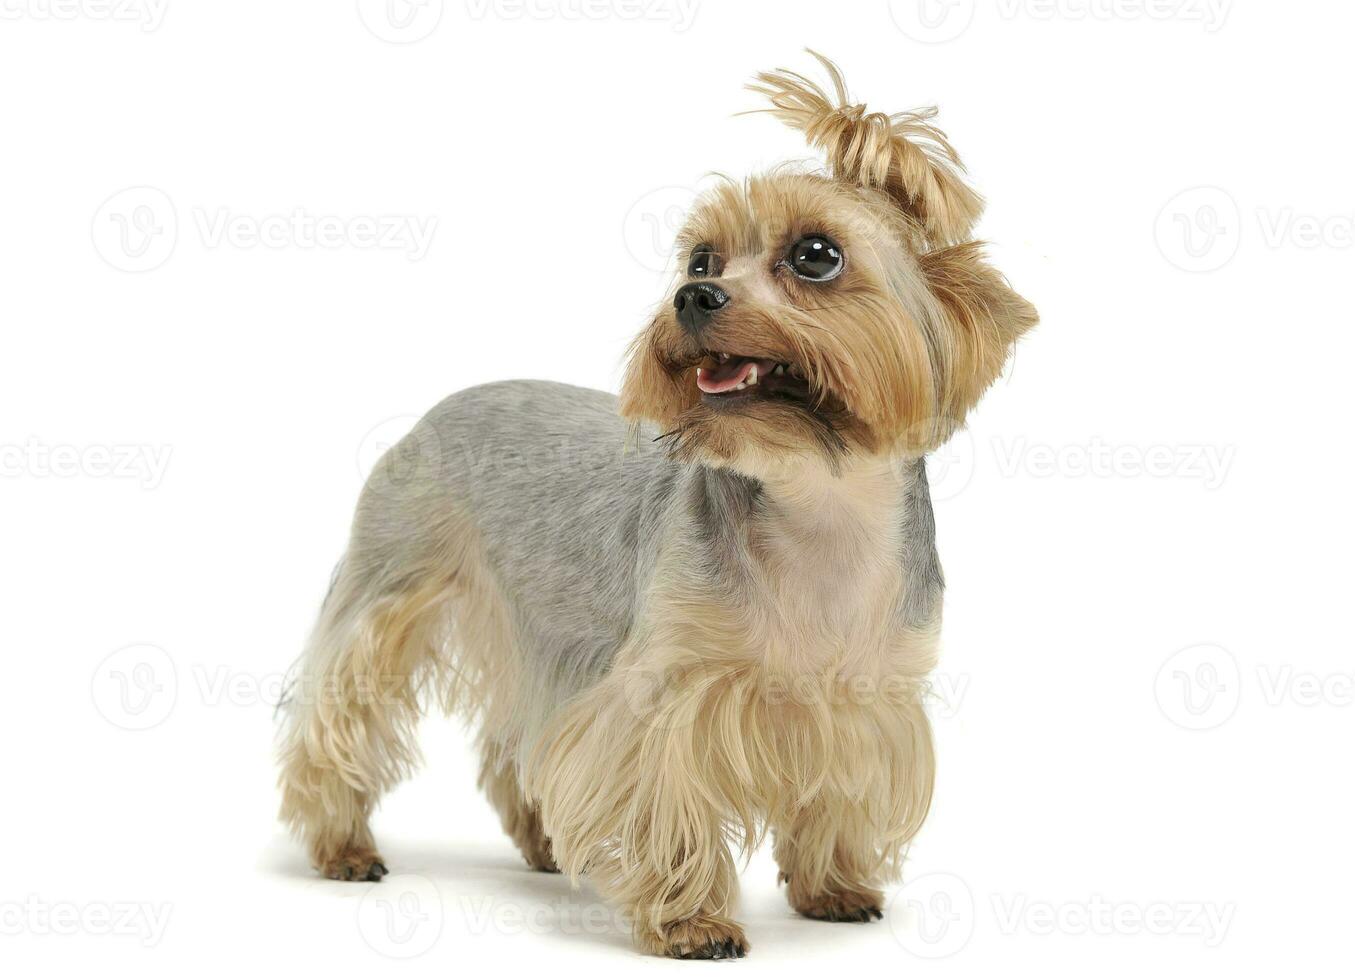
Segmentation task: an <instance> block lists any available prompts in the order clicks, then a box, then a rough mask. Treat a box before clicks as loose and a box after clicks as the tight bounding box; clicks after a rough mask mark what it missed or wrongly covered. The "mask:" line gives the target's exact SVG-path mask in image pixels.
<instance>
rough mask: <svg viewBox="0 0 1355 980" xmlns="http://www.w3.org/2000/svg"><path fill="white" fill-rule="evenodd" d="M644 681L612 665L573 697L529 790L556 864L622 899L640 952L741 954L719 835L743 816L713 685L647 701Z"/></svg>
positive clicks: (743, 941)
mask: <svg viewBox="0 0 1355 980" xmlns="http://www.w3.org/2000/svg"><path fill="white" fill-rule="evenodd" d="M651 677H652V675H648V674H646V675H644V676H642V675H640V674H639V673H638V672H636V671H634V670H631V671H627V670H625V669H618V670H617V671H615V672H613V674H612V675H611V676H609V677H608V678H607V680H605V681H603V682H602V683H601V684H599V685H598V686H597V687H596V688H594V689H592V690H591V691H589V692H588V694H587V695H585V696H584V697H583V698H582V699H581V700H580V701H578V702H576V703H575V704H574V705H573V706H572V707H571V708H570V709H569V710H568V711H567V712H566V713H565V715H564V717H563V718H562V719H561V720H560V723H559V724H558V726H557V727H555V729H554V731H553V732H552V734H551V735H550V736H549V737H548V738H547V739H546V740H545V741H544V742H543V744H542V745H541V748H540V750H539V751H538V753H537V755H536V757H535V760H534V762H533V764H532V766H531V768H530V771H529V776H528V791H529V793H530V794H531V795H532V796H533V797H534V798H536V799H538V800H539V801H540V805H541V814H542V821H543V824H544V826H545V830H546V832H547V833H548V834H549V835H550V838H551V841H552V846H553V848H554V851H555V858H556V861H557V862H558V863H559V865H560V867H561V869H562V870H563V871H565V872H567V873H569V874H571V875H573V876H576V877H577V876H578V875H580V874H583V873H584V872H587V874H588V875H589V877H590V878H591V879H592V880H593V882H594V883H595V885H596V886H597V888H598V890H599V891H600V892H602V894H603V895H604V896H606V897H607V898H609V899H611V900H612V901H615V902H617V903H619V904H620V905H621V906H622V908H623V910H624V911H625V913H626V915H627V916H628V917H630V918H631V920H632V926H633V930H634V935H635V940H636V943H637V944H638V945H639V946H640V947H641V948H642V949H644V950H646V951H647V952H651V953H655V954H658V955H662V956H673V957H677V958H680V959H726V958H735V957H741V956H743V955H744V954H745V953H746V952H747V951H748V948H749V944H748V940H747V938H746V937H745V936H744V932H743V929H742V928H741V927H740V926H739V924H738V923H737V922H735V921H734V920H733V918H731V914H732V911H733V903H734V899H735V897H736V893H737V889H738V878H737V873H736V868H735V863H734V858H733V856H732V855H731V854H730V849H729V845H728V843H727V839H728V837H729V832H730V829H731V827H735V828H737V827H738V826H740V825H742V824H743V823H744V820H743V817H742V816H741V815H739V814H738V812H737V811H738V809H739V808H738V807H737V798H735V799H731V790H732V788H733V787H732V783H731V780H730V779H729V777H728V773H727V770H726V769H725V767H724V766H723V765H722V763H721V762H720V761H719V760H720V758H721V757H722V753H721V752H720V751H719V750H718V747H715V748H713V747H712V744H711V736H710V732H709V726H710V719H711V717H712V712H713V711H717V710H718V709H716V708H712V707H711V705H712V704H713V703H714V702H715V701H716V700H718V698H719V687H718V685H712V684H711V683H710V680H711V679H710V678H709V677H705V678H702V679H701V680H700V681H698V682H693V683H690V684H682V683H680V684H677V685H672V686H665V687H664V689H663V690H662V692H661V693H659V694H658V696H657V697H655V696H654V693H653V688H652V687H649V686H648V685H649V683H650V678H651ZM750 833H751V831H750Z"/></svg>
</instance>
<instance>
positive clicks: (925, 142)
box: [749, 51, 983, 244]
mask: <svg viewBox="0 0 1355 980" xmlns="http://www.w3.org/2000/svg"><path fill="white" fill-rule="evenodd" d="M810 54H812V55H814V57H815V58H817V59H818V61H819V63H820V64H821V65H822V66H823V67H824V69H825V70H826V71H827V72H828V76H829V79H830V81H831V82H832V86H833V94H834V96H835V98H833V97H830V96H829V95H828V94H827V93H826V92H825V91H824V90H823V89H822V88H821V87H819V86H818V85H817V84H816V83H814V82H813V81H811V80H810V79H808V78H805V77H804V76H803V75H800V74H798V73H796V72H793V71H788V70H786V69H784V68H781V69H778V70H776V71H774V72H763V73H761V74H760V75H758V76H757V84H754V85H750V86H749V88H750V89H752V90H753V91H755V92H759V93H761V94H763V95H765V96H767V98H768V99H770V100H771V102H772V105H773V108H771V109H767V110H763V111H766V112H771V113H772V114H774V115H775V116H777V118H779V119H781V120H782V121H784V122H785V123H787V124H788V125H790V126H793V127H795V128H796V129H799V130H801V131H802V132H804V134H805V137H806V138H807V139H808V140H809V142H810V143H811V144H812V145H814V146H817V147H819V148H821V149H822V150H824V151H825V153H826V154H827V156H828V164H829V168H830V172H831V173H832V175H833V177H834V178H835V179H837V180H841V181H844V182H846V183H849V184H857V185H859V186H862V187H878V188H880V189H882V190H884V191H885V192H886V193H888V194H889V195H890V196H891V197H892V198H894V200H895V201H896V202H897V203H898V205H899V206H900V207H901V208H902V209H903V210H904V211H905V212H906V213H907V214H909V215H910V216H912V217H914V218H915V219H916V220H917V221H918V223H919V224H921V226H922V227H923V228H924V229H925V230H926V232H927V234H928V235H929V236H930V237H931V238H932V239H933V240H934V241H936V242H939V243H942V244H948V243H951V242H960V241H964V240H965V239H966V238H968V237H969V235H970V233H971V231H972V230H973V227H974V223H975V222H976V221H977V220H978V218H979V215H980V213H982V211H983V199H982V198H981V197H979V195H978V194H976V193H974V191H973V190H972V189H971V188H970V187H968V186H967V185H966V184H965V183H964V180H963V179H962V176H961V175H962V174H963V173H964V166H963V165H962V164H961V163H960V157H959V154H957V153H956V152H955V149H954V148H953V147H952V146H951V145H950V142H949V140H947V139H946V134H945V133H943V132H941V130H939V129H937V128H936V127H935V126H933V125H931V122H930V120H931V119H932V118H934V117H935V116H936V109H935V107H929V108H926V109H916V110H914V111H912V112H899V113H895V114H894V115H886V114H885V113H883V112H867V111H866V107H865V106H864V105H859V104H858V105H853V104H852V103H851V100H850V99H849V98H848V96H847V85H846V83H845V82H844V81H843V78H842V72H840V71H839V70H838V68H837V66H836V65H834V64H833V63H832V62H831V61H829V60H828V59H827V58H825V57H823V55H821V54H818V53H817V52H815V51H811V52H810Z"/></svg>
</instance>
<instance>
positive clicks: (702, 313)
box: [673, 282, 729, 333]
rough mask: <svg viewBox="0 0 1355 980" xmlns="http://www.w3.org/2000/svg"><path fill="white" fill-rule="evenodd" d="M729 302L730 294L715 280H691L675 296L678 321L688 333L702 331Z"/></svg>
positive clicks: (674, 304)
mask: <svg viewBox="0 0 1355 980" xmlns="http://www.w3.org/2000/svg"><path fill="white" fill-rule="evenodd" d="M728 303H729V294H728V293H727V292H725V291H724V290H723V289H721V288H720V287H719V286H717V285H715V283H713V282H689V283H687V285H685V286H683V287H682V288H681V289H679V290H678V291H677V295H676V296H674V297H673V309H675V310H677V319H678V323H680V324H682V328H683V329H684V330H686V331H687V332H688V333H697V332H698V331H700V330H701V328H702V327H704V326H705V325H706V324H707V323H709V322H710V318H711V317H713V316H714V315H715V313H716V311H717V310H719V309H721V308H722V307H724V306H725V305H726V304H728Z"/></svg>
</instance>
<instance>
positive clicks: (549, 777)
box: [527, 469, 935, 946]
mask: <svg viewBox="0 0 1355 980" xmlns="http://www.w3.org/2000/svg"><path fill="white" fill-rule="evenodd" d="M893 479H894V478H893V476H892V475H891V474H890V473H889V471H888V470H887V469H872V470H870V471H864V472H860V473H853V474H850V475H848V476H846V477H839V478H837V479H835V480H832V481H830V480H829V479H828V478H826V477H824V478H822V480H821V482H820V483H819V486H818V487H817V488H806V487H803V486H797V492H799V493H808V494H810V495H811V496H812V497H813V500H812V505H813V506H811V507H805V506H804V505H805V504H809V503H811V501H808V500H798V501H797V500H795V499H794V497H791V496H786V497H785V498H783V499H785V500H786V501H787V506H788V514H786V515H776V516H775V517H772V518H769V520H768V522H767V523H766V525H765V526H764V527H763V528H762V529H761V533H760V538H761V540H760V541H759V542H758V544H757V548H758V551H759V553H760V556H761V558H762V561H763V563H764V564H763V569H764V574H765V579H763V580H762V584H763V585H764V587H765V592H764V593H763V601H762V602H758V603H756V604H753V605H742V606H738V605H729V604H727V603H721V602H720V601H719V600H718V599H717V598H716V597H714V596H711V595H710V594H709V592H708V590H706V589H703V588H701V586H700V584H699V583H697V582H695V581H693V580H692V577H691V573H690V572H689V571H685V570H684V569H683V568H682V567H677V563H675V565H674V567H670V568H667V569H664V570H661V572H660V583H661V584H660V586H659V587H658V588H657V589H656V595H655V600H654V603H653V607H652V609H651V610H650V612H649V614H648V615H647V616H646V619H645V622H644V623H643V624H642V626H641V628H640V629H639V630H637V631H636V635H635V636H634V637H633V639H632V641H631V642H630V643H628V644H627V646H626V648H625V649H624V650H623V651H622V652H621V654H620V655H619V656H618V659H617V664H616V666H615V668H614V669H613V671H612V673H611V674H610V675H609V676H608V677H607V679H606V680H604V681H603V682H602V683H601V684H599V685H598V686H597V687H596V688H594V689H593V690H591V691H589V692H588V694H587V695H586V696H585V697H583V698H581V699H580V700H579V701H578V702H576V703H575V704H574V705H573V706H572V707H571V708H570V709H569V710H568V711H567V712H566V713H564V715H563V716H562V717H561V719H560V721H559V724H558V727H557V728H556V729H555V730H554V731H552V732H551V733H550V734H549V736H548V737H547V738H545V739H544V740H543V741H542V743H541V745H540V747H539V749H538V753H537V755H536V756H535V757H534V759H533V761H532V765H531V767H530V769H529V777H528V783H527V785H528V790H529V793H530V794H531V795H533V796H535V797H537V798H539V799H540V801H541V805H542V812H543V814H544V816H545V821H546V829H547V831H548V832H549V833H550V835H551V837H552V839H553V841H554V842H555V845H556V853H557V856H558V859H559V861H560V865H561V868H562V869H563V870H564V871H566V872H567V873H569V874H572V875H579V874H582V873H583V872H584V871H585V870H586V871H587V873H588V874H589V875H590V876H591V878H592V879H593V881H594V883H595V884H596V885H597V886H598V888H599V889H600V890H602V891H603V893H604V894H606V895H608V896H609V897H612V898H614V899H616V900H617V901H620V902H621V903H623V905H624V906H625V907H626V909H627V911H628V912H629V913H630V914H632V915H633V916H634V917H635V929H636V934H637V937H638V938H639V940H640V942H641V943H643V944H646V945H649V946H656V945H662V943H663V942H664V938H663V937H665V936H666V935H667V934H668V929H669V928H670V926H671V924H672V923H674V922H682V921H686V920H689V919H692V918H700V919H705V918H709V917H714V918H715V919H721V918H724V917H727V916H729V914H730V913H731V908H732V902H733V899H734V896H735V892H736V885H737V882H736V875H735V854H737V853H743V854H745V855H746V854H747V853H749V852H750V851H751V850H752V848H754V847H755V846H756V845H757V843H758V842H759V840H760V839H761V837H762V833H763V831H764V829H765V827H766V826H767V825H768V824H770V825H771V826H772V827H776V828H781V835H782V836H781V838H780V839H781V840H782V841H784V844H783V848H784V849H783V850H782V851H781V852H780V853H782V854H783V855H784V856H785V859H786V862H787V864H785V865H783V867H784V868H786V870H789V871H791V872H792V873H793V875H794V879H793V880H794V881H795V889H796V895H797V896H800V895H803V896H806V898H805V900H804V902H803V904H806V907H807V908H808V907H810V906H811V904H812V901H818V900H822V899H825V898H827V897H828V896H830V895H834V894H845V892H846V891H848V890H851V889H857V890H868V889H869V888H870V886H871V884H872V883H874V882H878V881H880V880H883V879H884V878H886V877H888V876H889V875H890V874H892V873H893V872H894V870H895V869H896V868H897V866H898V861H899V858H900V856H901V854H902V852H903V849H904V848H905V847H906V845H907V843H908V841H909V840H911V839H912V837H913V836H914V834H915V833H916V831H917V829H918V828H919V827H920V826H921V823H922V820H923V819H924V817H925V816H926V812H927V809H928V806H929V804H930V799H931V786H932V773H933V763H932V750H931V733H930V727H929V724H928V722H927V718H926V715H925V713H924V712H923V710H922V704H921V699H922V691H923V683H924V677H925V675H926V673H927V671H928V670H929V669H930V668H931V666H932V663H933V658H934V647H935V636H934V634H933V633H931V632H923V633H917V634H898V633H896V632H894V631H891V630H888V629H886V628H885V625H884V619H885V617H886V615H887V611H888V610H889V609H890V608H891V605H892V603H893V602H894V601H895V599H896V598H897V591H898V589H899V587H900V584H901V583H900V582H899V580H898V576H897V571H896V570H891V566H890V562H889V561H888V559H887V557H886V555H887V553H888V551H889V549H890V548H891V547H895V546H896V542H894V541H892V540H891V535H890V532H889V529H888V528H887V527H886V526H884V525H885V518H886V514H887V513H889V507H888V506H887V505H886V504H885V503H884V502H885V501H887V500H889V499H890V498H889V496H888V491H889V489H890V484H891V481H892V480H893ZM789 514H802V515H804V517H805V518H807V519H806V520H804V522H803V523H802V524H800V525H799V526H797V524H796V522H795V521H794V519H793V518H792V520H791V521H789V522H788V521H787V520H785V519H784V518H785V517H787V516H788V515H789ZM811 515H812V516H811ZM853 532H854V533H853ZM808 554H814V555H816V556H817V558H818V559H819V563H818V564H813V565H811V564H810V563H809V562H807V561H805V558H806V555H808ZM795 566H803V567H805V568H806V569H808V570H807V571H800V572H798V573H797V572H796V571H795V568H794V567H795ZM847 594H851V595H853V596H854V601H851V602H847V601H843V599H842V596H845V595H847ZM863 597H864V598H865V600H866V601H865V602H864V603H862V602H861V601H860V600H861V599H862V598H863ZM835 609H841V611H842V615H841V617H840V618H839V617H836V616H834V615H833V611H834V610H835ZM825 612H826V613H827V615H825ZM834 828H838V829H839V830H841V829H844V828H845V829H849V830H851V832H850V833H839V832H838V830H835V829H834ZM798 900H799V899H798V898H797V901H798Z"/></svg>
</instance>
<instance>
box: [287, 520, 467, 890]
mask: <svg viewBox="0 0 1355 980" xmlns="http://www.w3.org/2000/svg"><path fill="white" fill-rule="evenodd" d="M358 540H359V539H358V538H357V536H356V535H355V543H356V542H358ZM370 558H371V556H370V555H368V554H364V552H363V549H362V548H361V547H358V548H356V549H354V548H350V551H349V555H348V556H347V557H346V558H345V560H344V564H343V565H342V566H341V568H340V571H339V573H338V576H337V578H336V580H335V583H334V586H333V588H332V589H331V591H330V595H329V597H328V598H327V599H326V601H325V606H324V609H323V610H322V611H321V614H320V621H319V623H318V624H317V625H316V628H315V632H314V634H313V636H312V638H311V641H310V644H309V646H308V648H307V650H306V652H305V655H304V657H303V659H302V663H301V669H300V674H299V676H298V677H297V678H296V680H295V682H294V685H293V687H292V690H291V692H290V696H289V701H288V704H287V706H286V707H287V710H288V711H289V713H290V717H289V719H288V726H287V730H286V734H285V736H284V741H283V745H282V751H281V762H282V774H281V777H280V780H279V782H280V784H281V787H282V795H283V800H282V813H281V816H282V818H283V819H284V820H285V821H286V822H287V823H288V824H289V825H290V826H291V828H292V829H293V830H294V831H295V832H296V833H297V834H298V835H299V836H300V837H302V838H303V839H304V840H305V842H306V844H307V846H308V848H309V852H310V858H311V861H312V863H313V864H314V865H315V867H316V868H317V869H319V870H320V871H321V872H322V873H323V874H325V875H326V876H327V877H330V878H338V879H343V880H358V881H362V880H366V881H378V880H380V878H381V876H382V875H384V874H386V872H387V869H386V864H385V862H384V861H383V860H382V858H381V856H380V854H378V853H377V850H376V846H375V844H374V842H373V839H372V834H371V830H370V829H369V827H368V817H369V815H370V814H371V812H372V809H373V807H374V806H375V805H376V803H377V800H378V799H379V797H380V796H381V794H382V793H383V792H385V791H386V790H388V789H390V788H391V787H392V786H393V785H395V784H396V783H397V782H399V781H400V780H401V779H402V778H404V776H406V775H407V774H408V773H409V771H410V770H411V769H412V768H413V767H414V765H415V764H416V763H417V761H418V750H417V748H416V747H415V745H414V743H413V737H414V729H415V726H416V724H417V722H418V718H419V715H420V707H419V695H420V688H421V687H422V686H423V685H424V684H425V682H426V681H427V680H428V679H429V678H430V677H431V676H432V675H433V674H434V673H435V669H436V667H437V665H438V663H439V661H440V658H441V657H442V645H443V643H444V641H445V636H444V633H445V622H446V618H447V592H448V587H447V586H448V583H447V580H446V578H445V577H443V578H439V577H438V576H436V575H433V574H431V573H430V572H429V571H428V570H427V568H426V567H425V568H424V569H423V570H422V571H421V572H420V573H419V574H414V573H413V569H412V568H411V567H410V566H409V565H407V564H406V565H401V564H400V563H399V562H395V563H392V562H389V561H386V562H380V563H377V562H373V561H371V560H370ZM393 566H398V567H400V568H401V570H402V574H401V575H400V576H399V577H392V575H391V571H390V570H391V568H392V567H393Z"/></svg>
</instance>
